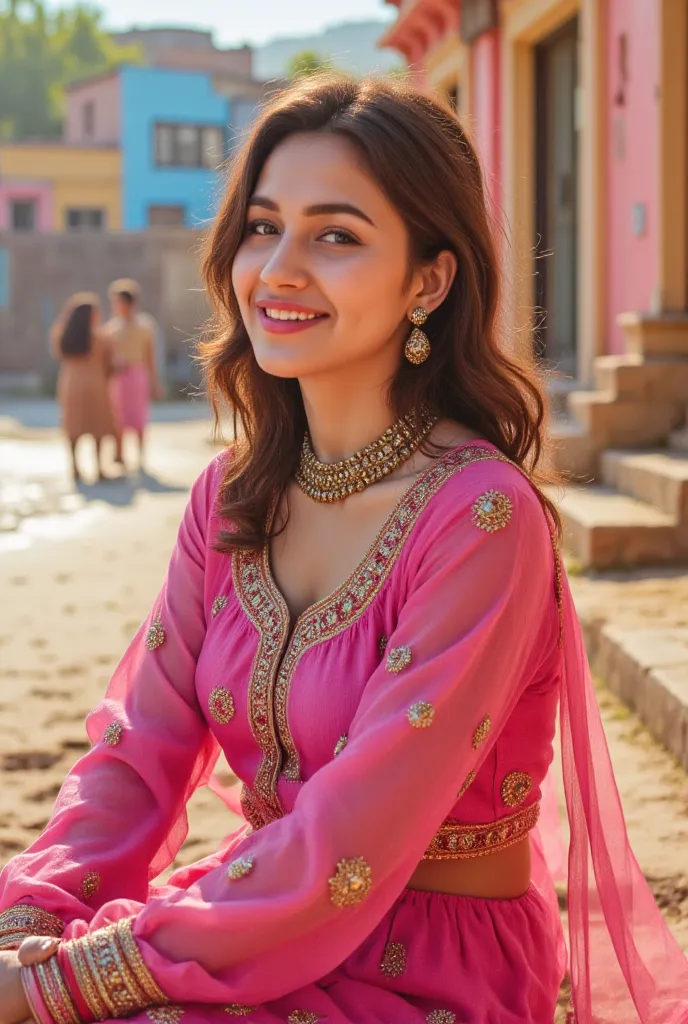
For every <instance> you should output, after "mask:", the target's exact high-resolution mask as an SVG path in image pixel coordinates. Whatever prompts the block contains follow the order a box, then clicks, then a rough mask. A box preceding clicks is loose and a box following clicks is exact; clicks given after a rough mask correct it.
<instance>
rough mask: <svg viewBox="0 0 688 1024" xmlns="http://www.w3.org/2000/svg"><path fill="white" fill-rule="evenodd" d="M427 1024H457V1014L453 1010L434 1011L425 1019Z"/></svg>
mask: <svg viewBox="0 0 688 1024" xmlns="http://www.w3.org/2000/svg"><path fill="white" fill-rule="evenodd" d="M425 1021H426V1024H455V1021H456V1014H455V1013H452V1012H451V1010H433V1011H432V1013H429V1014H428V1015H427V1017H426V1018H425Z"/></svg>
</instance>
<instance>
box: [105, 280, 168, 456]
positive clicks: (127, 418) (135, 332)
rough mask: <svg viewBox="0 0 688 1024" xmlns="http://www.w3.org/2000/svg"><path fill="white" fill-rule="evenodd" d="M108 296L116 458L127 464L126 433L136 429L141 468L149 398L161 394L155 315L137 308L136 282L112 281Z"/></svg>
mask: <svg viewBox="0 0 688 1024" xmlns="http://www.w3.org/2000/svg"><path fill="white" fill-rule="evenodd" d="M109 295H110V302H111V305H112V313H113V315H112V319H111V320H108V322H107V323H106V324H105V328H104V331H105V334H106V337H107V340H108V343H109V346H110V353H111V359H112V366H113V374H112V378H111V383H110V394H111V398H112V404H113V407H114V410H115V418H116V421H117V452H116V456H115V459H116V461H117V462H119V463H122V464H123V463H124V456H123V439H124V432H125V431H126V430H133V431H134V433H135V434H136V437H137V439H138V446H139V460H138V461H139V468H143V453H144V447H145V434H146V426H147V425H148V416H149V404H150V399H151V397H153V398H159V397H161V395H162V389H161V387H160V384H159V382H158V375H157V369H156V358H155V338H156V326H155V321H154V320H153V318H152V317H150V316H149V315H148V314H147V313H141V312H140V311H139V309H138V303H139V297H140V288H139V286H138V285H137V284H136V282H135V281H130V280H127V279H125V278H122V279H121V280H118V281H113V283H112V284H111V285H110V288H109Z"/></svg>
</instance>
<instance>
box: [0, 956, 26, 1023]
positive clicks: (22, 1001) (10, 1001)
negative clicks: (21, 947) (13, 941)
mask: <svg viewBox="0 0 688 1024" xmlns="http://www.w3.org/2000/svg"><path fill="white" fill-rule="evenodd" d="M20 969H21V963H20V960H19V956H18V954H17V953H9V952H6V953H0V1024H22V1022H23V1021H26V1020H27V1018H28V1019H29V1020H30V1019H31V1008H30V1007H29V1004H28V1002H27V999H26V996H25V995H24V988H23V986H22V983H21V977H20V974H19V971H20Z"/></svg>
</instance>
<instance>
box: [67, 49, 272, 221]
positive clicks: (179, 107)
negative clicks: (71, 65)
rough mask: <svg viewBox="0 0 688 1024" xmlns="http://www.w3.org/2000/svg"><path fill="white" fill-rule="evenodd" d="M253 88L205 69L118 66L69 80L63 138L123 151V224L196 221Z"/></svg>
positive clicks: (208, 203)
mask: <svg viewBox="0 0 688 1024" xmlns="http://www.w3.org/2000/svg"><path fill="white" fill-rule="evenodd" d="M244 84H245V85H250V86H253V88H252V89H250V88H249V89H244V90H243V92H242V91H241V90H236V89H234V90H233V89H232V86H231V83H230V84H229V85H227V84H225V83H223V82H222V79H221V77H219V76H218V75H213V74H212V73H210V72H209V71H195V70H185V69H177V68H167V67H123V68H120V69H119V70H118V71H116V72H113V73H112V74H109V75H104V76H101V77H100V78H96V79H91V80H89V81H86V82H81V83H79V84H77V85H75V86H73V87H72V88H71V89H70V90H69V93H68V110H67V128H66V141H68V142H72V143H78V144H81V145H84V144H86V145H95V146H100V145H109V146H112V145H116V146H118V147H119V148H120V149H121V152H122V182H121V199H122V204H121V205H122V226H123V228H124V229H125V230H128V231H138V230H141V229H144V228H147V227H163V226H169V227H173V226H181V225H185V226H187V227H192V228H198V227H202V226H203V225H204V224H205V223H207V221H208V220H209V219H210V218H212V216H213V214H214V213H215V211H216V209H217V205H218V202H219V199H220V196H221V188H222V174H221V167H222V164H223V162H224V160H225V158H226V156H227V153H228V150H229V146H230V144H231V140H232V139H233V138H234V137H235V136H236V133H237V132H238V131H240V130H241V129H242V128H243V127H245V125H246V123H247V122H248V121H249V120H250V117H251V116H252V113H253V110H254V109H255V104H256V101H257V91H258V90H259V88H260V87H259V86H258V83H244Z"/></svg>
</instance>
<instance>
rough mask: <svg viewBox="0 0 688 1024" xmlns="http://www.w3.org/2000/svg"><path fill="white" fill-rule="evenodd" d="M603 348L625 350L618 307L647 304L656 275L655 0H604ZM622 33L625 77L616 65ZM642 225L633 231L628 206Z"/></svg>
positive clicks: (621, 309) (644, 306)
mask: <svg viewBox="0 0 688 1024" xmlns="http://www.w3.org/2000/svg"><path fill="white" fill-rule="evenodd" d="M606 35H607V41H606V53H607V68H606V90H605V92H606V95H605V103H606V119H607V160H606V189H607V223H606V225H605V228H604V230H605V235H606V238H607V268H606V269H607V281H606V292H607V296H608V300H607V351H608V352H611V353H618V352H623V351H624V339H623V334H622V332H621V331H620V329H619V328H618V326H617V324H616V317H617V315H618V314H619V313H623V312H626V311H627V310H641V311H643V310H644V311H646V310H648V309H650V307H651V305H652V300H653V293H654V292H655V289H656V287H657V282H658V265H659V245H658V227H659V225H658V219H659V110H658V99H657V95H658V87H659V52H660V39H659V2H658V0H607V33H606ZM624 35H625V37H626V44H625V45H626V68H627V71H626V80H625V82H624V80H623V78H624V76H623V73H622V69H621V63H622V58H621V54H620V51H621V43H620V39H621V38H622V36H624ZM635 203H643V204H644V205H645V221H646V223H645V230H644V233H643V234H642V236H640V237H638V236H636V235H635V234H634V232H633V206H634V204H635Z"/></svg>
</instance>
